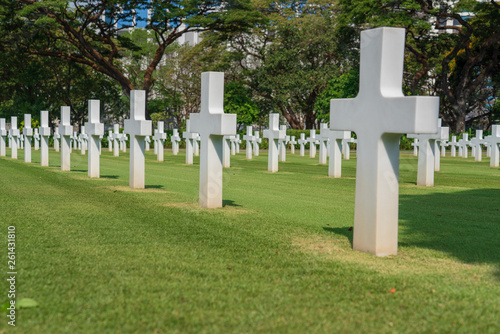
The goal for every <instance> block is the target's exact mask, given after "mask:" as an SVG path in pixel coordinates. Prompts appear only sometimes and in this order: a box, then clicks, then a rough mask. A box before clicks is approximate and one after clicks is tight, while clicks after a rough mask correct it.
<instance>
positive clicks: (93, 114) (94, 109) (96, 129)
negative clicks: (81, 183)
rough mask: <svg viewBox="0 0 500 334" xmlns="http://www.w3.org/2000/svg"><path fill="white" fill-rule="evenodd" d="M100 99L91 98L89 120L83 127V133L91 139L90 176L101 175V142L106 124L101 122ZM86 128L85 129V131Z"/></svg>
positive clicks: (89, 146)
mask: <svg viewBox="0 0 500 334" xmlns="http://www.w3.org/2000/svg"><path fill="white" fill-rule="evenodd" d="M100 108H101V106H100V101H99V100H89V112H88V114H89V121H88V122H86V123H85V128H82V134H83V133H84V132H85V133H86V134H87V136H88V137H87V138H88V139H89V141H88V142H89V145H88V150H89V156H88V164H89V167H88V175H89V177H100V176H101V175H100V157H99V145H100V143H101V138H100V136H103V135H104V124H103V123H101V112H100ZM84 130H85V131H84Z"/></svg>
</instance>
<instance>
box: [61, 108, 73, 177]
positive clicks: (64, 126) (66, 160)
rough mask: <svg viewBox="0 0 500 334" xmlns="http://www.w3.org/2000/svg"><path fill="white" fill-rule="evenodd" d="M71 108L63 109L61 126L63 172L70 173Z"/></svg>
mask: <svg viewBox="0 0 500 334" xmlns="http://www.w3.org/2000/svg"><path fill="white" fill-rule="evenodd" d="M70 113H71V108H70V107H68V106H64V107H61V123H60V124H59V135H60V136H61V170H63V171H69V170H70V169H71V134H72V133H73V127H72V126H71V120H70V119H71V115H70Z"/></svg>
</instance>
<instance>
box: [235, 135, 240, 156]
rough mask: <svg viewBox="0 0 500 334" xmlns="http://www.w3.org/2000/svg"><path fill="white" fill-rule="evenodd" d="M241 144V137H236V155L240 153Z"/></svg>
mask: <svg viewBox="0 0 500 334" xmlns="http://www.w3.org/2000/svg"><path fill="white" fill-rule="evenodd" d="M240 144H241V139H240V135H239V134H238V135H236V154H238V153H240Z"/></svg>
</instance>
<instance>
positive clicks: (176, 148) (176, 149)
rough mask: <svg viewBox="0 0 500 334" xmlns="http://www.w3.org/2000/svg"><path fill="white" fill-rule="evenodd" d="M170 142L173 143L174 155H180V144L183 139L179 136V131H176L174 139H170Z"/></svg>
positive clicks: (173, 134) (173, 135)
mask: <svg viewBox="0 0 500 334" xmlns="http://www.w3.org/2000/svg"><path fill="white" fill-rule="evenodd" d="M170 141H171V142H172V154H173V155H177V154H179V142H180V141H181V137H180V136H179V130H178V129H174V131H173V133H172V137H170Z"/></svg>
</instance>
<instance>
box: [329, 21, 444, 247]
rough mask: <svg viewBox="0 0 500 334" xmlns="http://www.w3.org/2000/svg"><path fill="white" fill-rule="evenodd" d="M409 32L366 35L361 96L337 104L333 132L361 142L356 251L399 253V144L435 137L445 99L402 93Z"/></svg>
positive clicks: (378, 31) (334, 102) (332, 112)
mask: <svg viewBox="0 0 500 334" xmlns="http://www.w3.org/2000/svg"><path fill="white" fill-rule="evenodd" d="M404 46H405V29H401V28H377V29H372V30H366V31H363V32H361V61H360V84H359V94H358V95H357V97H356V98H354V99H338V100H332V101H331V108H330V119H331V120H335V123H334V122H331V124H332V125H331V129H332V130H352V131H355V132H356V135H357V138H358V143H359V145H358V149H357V158H358V159H357V168H356V194H355V197H356V199H355V212H354V237H353V247H354V249H355V250H359V251H364V252H370V253H372V254H375V255H377V256H386V255H393V254H397V245H398V197H399V182H398V177H399V139H400V137H401V135H402V134H404V133H435V132H436V130H437V129H436V125H437V118H438V110H439V98H437V97H427V96H426V97H421V96H404V95H403V92H402V78H403V61H404Z"/></svg>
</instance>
